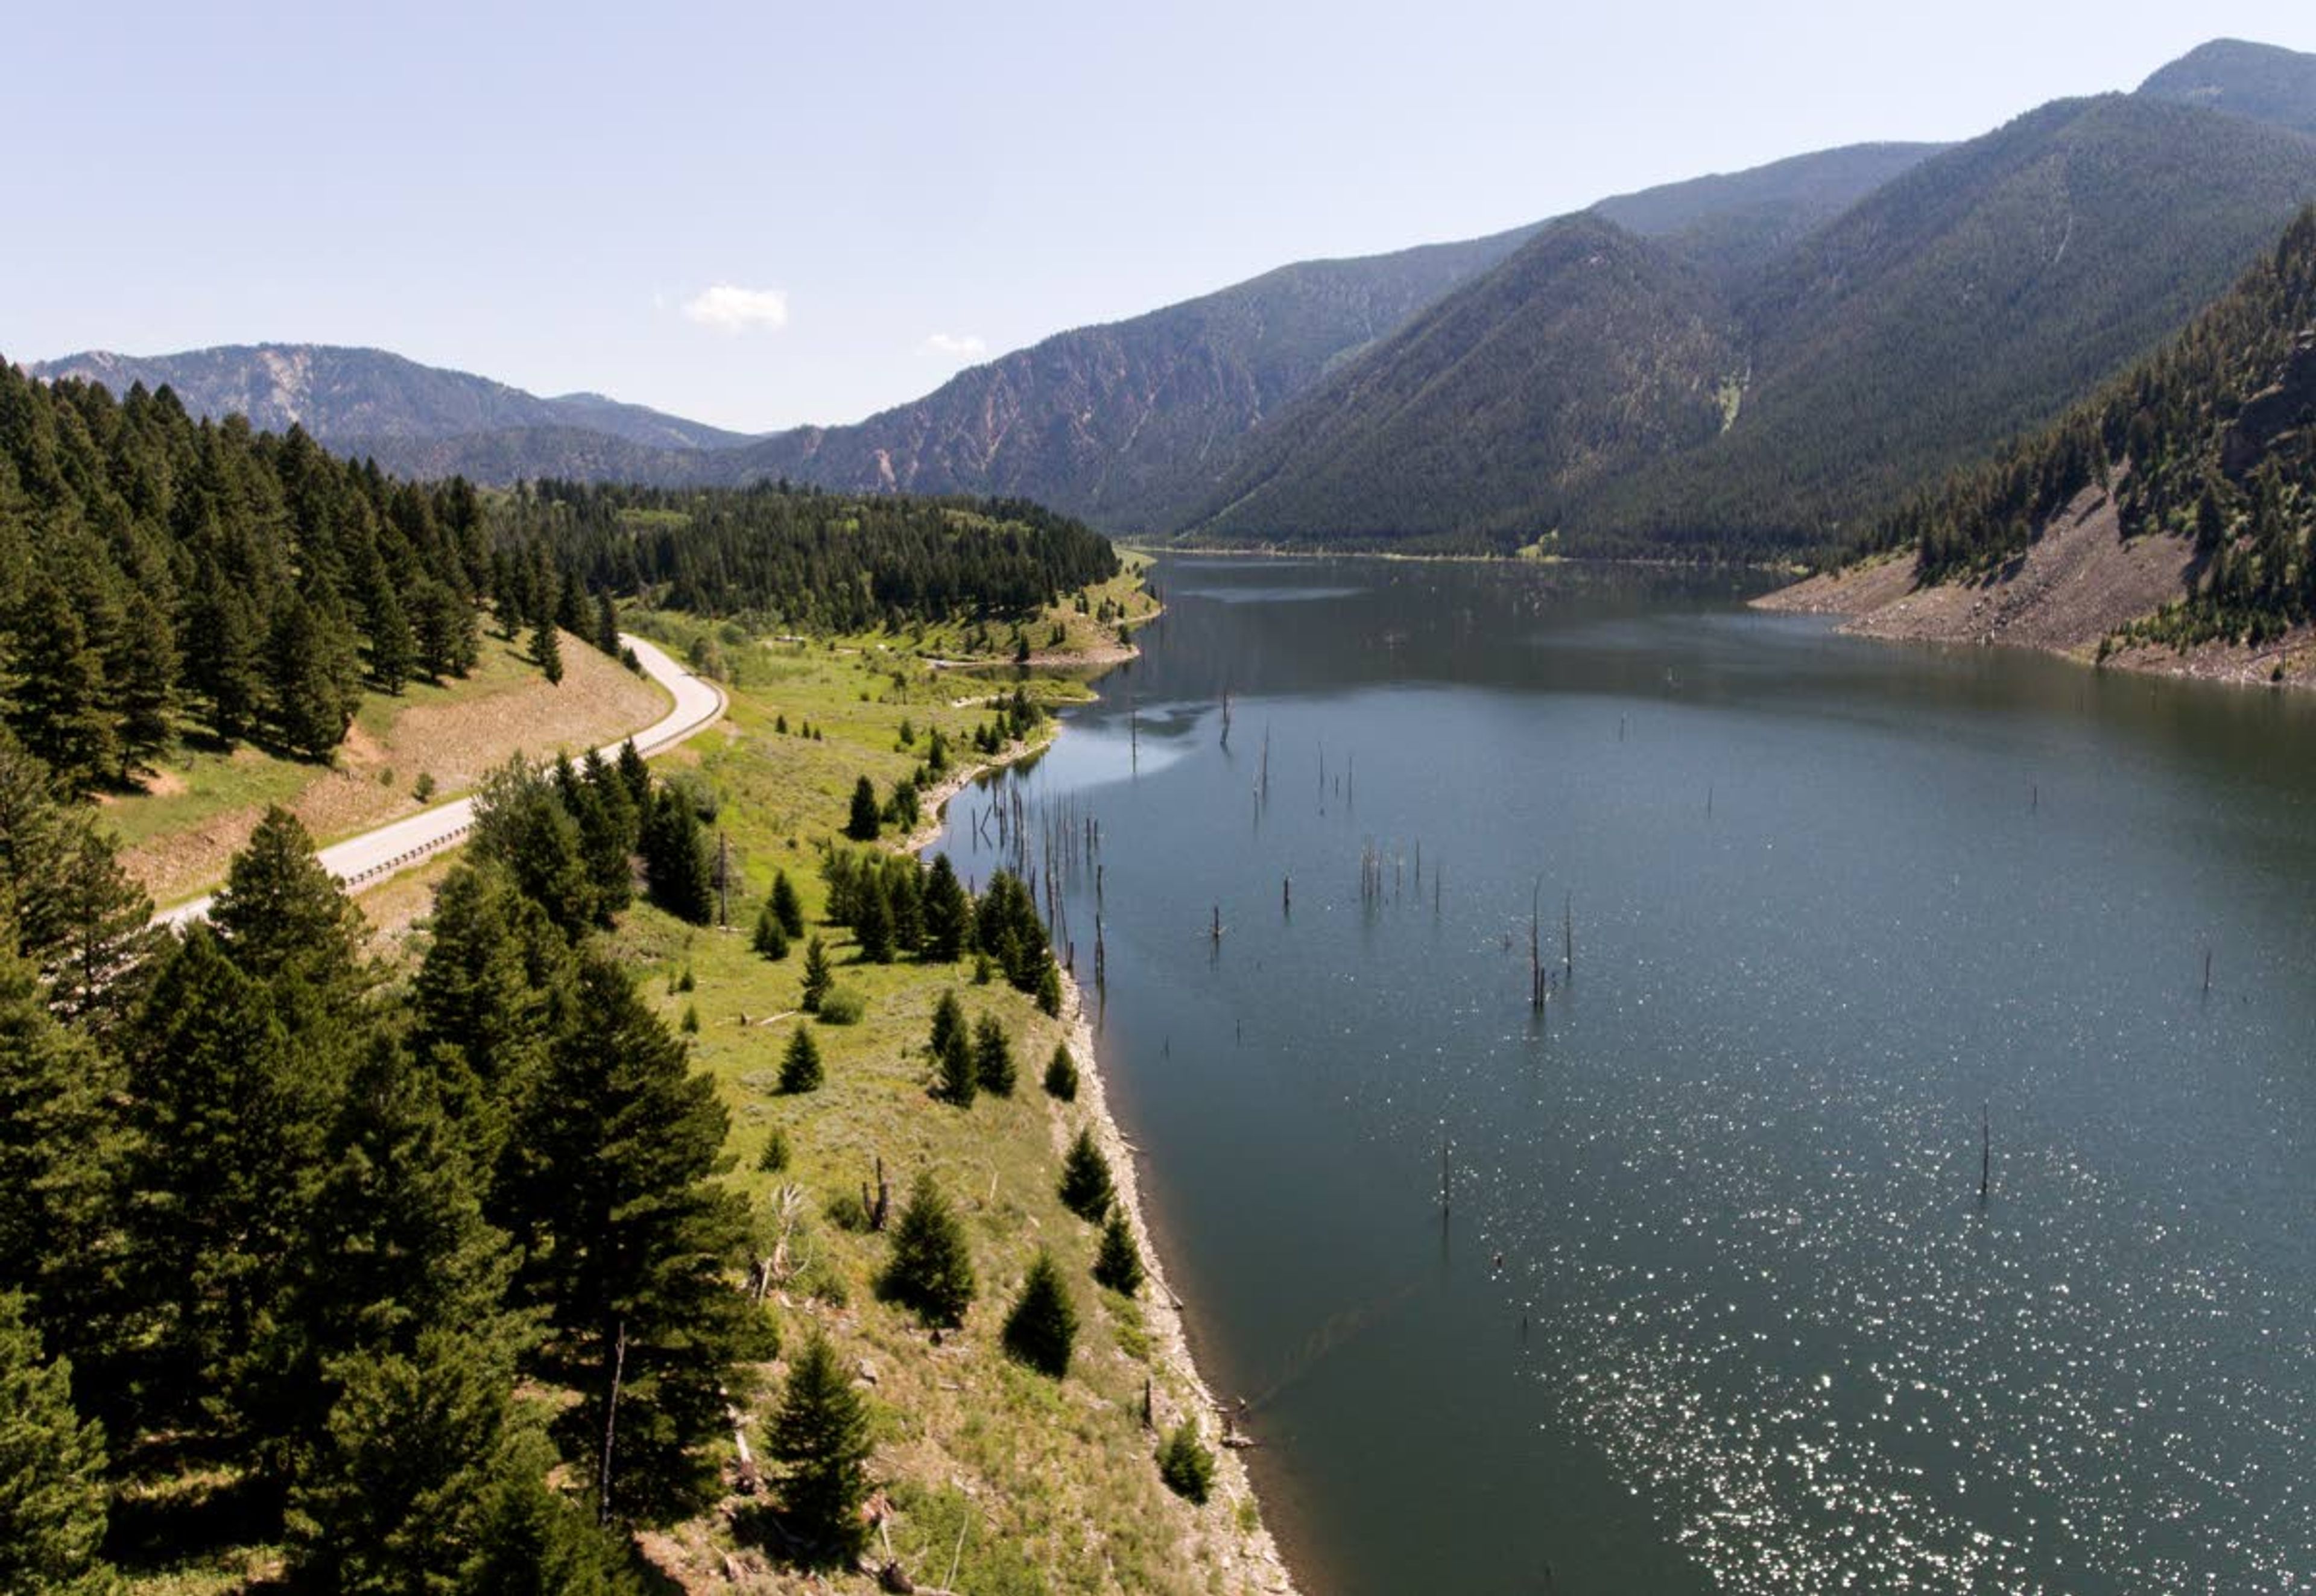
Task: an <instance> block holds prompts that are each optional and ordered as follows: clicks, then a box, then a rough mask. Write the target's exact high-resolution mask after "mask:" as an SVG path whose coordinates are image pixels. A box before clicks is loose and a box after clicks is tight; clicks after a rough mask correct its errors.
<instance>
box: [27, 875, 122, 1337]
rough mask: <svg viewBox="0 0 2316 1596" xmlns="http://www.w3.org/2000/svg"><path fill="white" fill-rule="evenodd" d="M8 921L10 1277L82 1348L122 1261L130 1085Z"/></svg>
mask: <svg viewBox="0 0 2316 1596" xmlns="http://www.w3.org/2000/svg"><path fill="white" fill-rule="evenodd" d="M6 929H7V928H6V925H5V912H4V910H0V1280H5V1281H8V1282H10V1283H11V1285H12V1287H13V1288H18V1289H22V1290H23V1291H26V1292H28V1293H30V1297H29V1298H28V1300H27V1303H26V1306H25V1313H26V1315H27V1317H28V1318H29V1319H30V1320H31V1323H32V1324H34V1326H35V1327H36V1328H37V1329H38V1330H39V1331H40V1333H41V1335H42V1337H43V1339H44V1340H45V1341H46V1342H48V1344H49V1346H51V1347H52V1348H54V1349H56V1350H57V1351H58V1353H59V1354H62V1353H65V1352H67V1351H70V1352H73V1353H75V1354H76V1355H77V1354H81V1353H84V1352H85V1351H86V1350H87V1349H89V1348H90V1347H91V1346H92V1345H93V1344H94V1342H96V1341H97V1339H98V1338H99V1337H100V1335H101V1330H100V1326H99V1324H98V1321H99V1319H100V1317H101V1316H102V1315H104V1314H105V1313H106V1311H107V1304H108V1300H109V1299H110V1297H111V1295H112V1291H111V1287H112V1285H113V1281H112V1279H111V1273H112V1271H113V1270H114V1269H115V1268H117V1267H118V1265H119V1264H120V1256H119V1252H120V1249H119V1246H118V1237H117V1235H116V1230H117V1226H116V1215H115V1204H116V1202H117V1200H118V1199H119V1196H120V1193H119V1191H118V1188H117V1184H116V1180H115V1173H114V1172H115V1170H116V1169H117V1168H118V1164H119V1160H120V1156H121V1154H122V1150H123V1149H122V1147H121V1137H120V1131H119V1129H118V1128H117V1125H116V1122H115V1113H114V1110H112V1108H111V1103H110V1101H109V1100H111V1098H112V1097H113V1096H114V1095H115V1094H116V1093H117V1092H119V1091H120V1089H121V1087H122V1085H123V1084H124V1083H122V1082H121V1081H120V1079H119V1071H118V1070H117V1068H116V1067H115V1066H114V1065H113V1064H112V1063H111V1060H110V1059H109V1058H108V1057H106V1056H105V1055H104V1054H103V1053H101V1052H100V1051H98V1049H97V1048H95V1047H94V1046H93V1045H92V1044H91V1043H90V1042H89V1040H88V1039H87V1038H86V1037H85V1036H83V1035H81V1034H79V1033H78V1032H76V1031H74V1030H67V1028H66V1027H65V1026H63V1025H60V1024H58V1021H57V1019H56V1017H55V1016H54V1015H53V1014H51V1013H50V1012H49V1008H48V1005H47V1003H44V1002H43V1001H42V999H41V994H40V983H39V981H38V980H37V978H36V977H35V976H34V973H33V970H32V967H31V965H29V964H28V963H26V962H25V961H24V960H22V959H21V958H18V957H17V956H16V955H15V953H14V952H13V950H11V949H10V948H8V947H7V946H6V943H7V941H9V939H8V937H7V936H6V935H5V934H4V933H5V932H6ZM84 1367H85V1365H84Z"/></svg>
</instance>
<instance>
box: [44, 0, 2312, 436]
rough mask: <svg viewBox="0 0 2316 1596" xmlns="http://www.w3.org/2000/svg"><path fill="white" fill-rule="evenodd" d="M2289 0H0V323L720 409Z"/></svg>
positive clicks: (1968, 104) (1851, 123) (84, 343)
mask: <svg viewBox="0 0 2316 1596" xmlns="http://www.w3.org/2000/svg"><path fill="white" fill-rule="evenodd" d="M2215 35H2231V36H2235V37H2240V38H2250V39H2258V40H2265V41H2267V42H2270V43H2276V44H2282V45H2287V46H2290V47H2292V48H2294V49H2316V6H2312V5H2311V4H2309V0H2240V3H2239V0H2204V3H2200V4H2177V3H2176V0H2174V3H2172V4H2161V5H2155V4H2139V3H2137V0H2108V3H2106V4H2079V3H2075V0H2064V3H2061V4H2039V3H2037V0H1939V3H1937V4H1904V5H1896V4H1892V5H1871V4H1869V5H1855V4H1817V5H1808V4H1776V3H1775V0H1768V3H1756V4H1729V3H1728V0H1714V3H1712V4H1703V3H1690V0H1670V3H1666V0H1660V3H1656V4H1633V3H1629V0H1627V3H1616V0H1608V3H1602V0H1593V3H1590V4H1584V5H1581V6H1569V5H1558V4H1526V5H1515V4H1502V5H1486V4H1465V3H1464V0H1428V3H1422V4H1409V3H1408V0H1394V3H1392V4H1374V3H1370V0H1328V3H1326V4H1305V5H1295V6H1287V5H1273V4H1261V3H1260V0H1220V3H1216V0H1187V3H1184V0H1177V3H1175V4H1161V5H1152V6H1136V5H1122V4H1105V3H1103V0H1077V3H1074V4H1006V3H1005V0H986V3H980V4H976V3H974V0H956V3H952V4H938V5H930V4H929V5H914V4H853V5H850V6H836V5H824V6H816V7H809V8H807V7H802V6H794V5H785V4H754V5H730V6H717V5H707V6H692V7H680V6H674V5H644V4H630V5H626V6H619V7H611V6H602V5H594V4H556V5H551V6H548V5H542V6H538V7H514V6H498V5H491V4H431V3H424V0H422V3H415V4H411V3H405V4H396V5H392V6H385V5H378V6H370V5H352V4H327V3H326V0H309V3H307V4H298V5H294V6H292V5H284V6H262V5H208V4H199V3H198V0H196V3H194V4H182V3H180V4H166V5H162V4H143V3H141V0H140V3H135V4H85V5H72V4H29V3H27V0H4V5H0V40H4V55H5V60H6V64H7V70H6V75H5V76H6V82H7V85H8V89H7V99H8V108H9V118H8V120H9V125H10V129H11V132H12V135H13V137H12V138H11V145H12V148H13V155H12V156H11V159H10V161H9V163H8V167H7V174H6V176H5V177H4V178H0V204H4V209H0V216H4V218H5V228H6V233H7V243H6V245H5V246H4V247H0V353H4V354H5V355H6V356H7V358H9V359H12V360H17V361H26V360H36V359H44V358H48V357H50V356H54V355H58V354H63V353H67V352H72V351H76V350H80V349H85V348H90V347H102V348H111V349H119V350H124V351H128V352H135V353H157V352H165V351H170V350H176V349H183V348H189V347H194V346H199V345H203V344H211V343H248V342H256V341H259V340H268V339H279V340H299V341H306V340H310V341H316V342H328V343H367V344H376V345H379V346H381V347H384V348H387V349H392V350H395V351H397V352H401V353H404V354H407V355H410V356H412V357H414V358H415V359H418V360H422V361H429V362H432V363H436V364H441V365H448V366H456V367H459V368H462V369H465V370H473V371H479V372H482V373H485V374H486V375H489V376H492V377H496V378H499V379H503V380H506V381H509V382H513V383H516V384H518V385H519V386H521V387H524V388H531V389H533V390H535V391H538V392H541V393H559V392H564V391H566V390H569V389H574V388H593V389H598V390H601V391H603V392H607V393H610V394H612V395H614V396H615V397H619V398H624V399H632V400H636V401H638V402H641V403H645V404H650V405H655V406H660V407H662V408H664V409H668V410H673V411H676V412H679V413H681V414H684V415H693V416H697V417H699V419H702V420H707V421H714V422H719V423H722V424H726V425H730V426H736V427H744V428H748V429H752V430H753V429H762V428H770V427H774V426H780V425H786V424H792V423H796V422H801V421H842V420H850V419H853V418H856V417H858V416H860V415H864V414H867V413H868V412H869V411H871V410H875V409H877V408H880V407H882V406H886V405H890V404H895V403H898V402H900V401H902V400H904V399H907V398H911V397H914V396H916V395H917V394H919V393H922V392H923V391H925V390H927V389H929V388H932V387H934V386H935V385H936V384H938V383H939V382H940V380H941V379H943V378H945V377H946V376H948V375H949V373H950V372H952V371H954V370H957V369H958V368H959V367H961V366H964V365H966V364H970V363H972V361H975V359H977V358H979V356H980V355H981V353H982V352H1002V351H1004V350H1008V349H1011V348H1015V347H1018V346H1020V345H1022V344H1025V343H1031V342H1034V341H1035V340H1036V339H1038V338H1040V337H1042V336H1044V335H1046V334H1048V333H1052V332H1056V331H1058V330H1060V329H1062V328H1064V327H1070V326H1076V325H1082V324H1085V323H1088V322H1093V321H1102V320H1109V319H1112V318H1115V317H1121V316H1126V315H1131V314H1133V313H1135V312H1137V311H1141V310H1145V309H1149V308H1153V307H1154V306H1157V305H1160V304H1163V303H1166V302H1168V301H1170V300H1173V299H1183V298H1186V297H1189V296H1190V295H1192V294H1196V293H1199V292H1203V291H1205V290H1209V289H1213V288H1217V287H1220V286H1222V285H1223V284H1225V283H1228V282H1231V281H1236V280H1237V279H1240V278H1243V277H1246V276H1250V275H1252V274H1253V273H1254V272H1260V271H1262V270H1264V269H1266V268H1268V267H1270V266H1274V265H1278V264H1280V263H1284V262H1287V261H1290V260H1295V259H1298V258H1304V257H1308V256H1313V255H1331V254H1367V253H1371V252H1374V251H1378V250H1385V249H1390V248H1395V247H1398V246H1401V245H1409V244H1415V243H1421V242H1426V241H1430V240H1434V239H1442V238H1456V237H1467V236H1475V235H1478V234H1482V233H1486V232H1492V231H1494V230H1496V229H1498V228H1501V227H1510V226H1513V225H1515V224H1518V223H1521V222H1526V221H1530V220H1534V219H1536V218H1541V217H1545V216H1548V215H1552V214H1554V213H1556V212H1560V211H1563V210H1573V209H1576V208H1579V207H1581V206H1582V205H1584V204H1587V203H1589V202H1590V201H1593V200H1595V199H1598V198H1599V197H1601V196H1603V195H1606V194H1609V193H1615V192H1622V191H1625V190H1629V189H1634V188H1639V187H1643V186H1645V185H1647V184H1650V183H1661V182H1666V181H1670V180H1673V179H1677V178H1682V177H1688V176H1694V175H1696V174H1699V173H1702V172H1708V171H1728V170H1733V169H1736V168H1740V167H1743V166H1748V165H1758V164H1759V163H1761V162H1763V161H1768V160H1772V159H1775V158H1777V157H1778V156H1786V155H1791V154H1795V153H1798V152H1800V151H1803V150H1807V149H1813V148H1822V147H1826V146H1829V145H1834V144H1844V143H1849V142H1853V141H1856V140H1860V139H1868V138H1965V137H1968V136H1970V135H1972V134H1975V133H1978V132H1982V131H1983V130H1985V129H1988V128H1990V127H1991V126H1993V125H1995V124H1997V123H1999V122H2000V121H2002V120H2007V119H2008V118H2009V117H2010V116H2012V115H2015V114H2017V113H2018V112H2019V111H2024V110H2026V109H2027V108H2028V107H2030V106H2033V105H2035V104H2038V103H2041V102H2043V101H2045V100H2049V99H2053V98H2055V97H2057V96H2059V95H2062V94H2083V93H2089V92H2094V91H2098V90H2105V89H2114V88H2129V87H2131V86H2133V85H2136V84H2137V83H2138V82H2139V80H2140V79H2141V78H2142V77H2143V76H2146V75H2147V73H2149V72H2150V71H2151V70H2153V69H2154V68H2155V67H2158V66H2160V65H2161V64H2162V63H2163V62H2164V61H2166V60H2169V59H2170V58H2173V57H2175V56H2177V55H2178V54H2180V53H2182V52H2184V51H2185V50H2187V49H2188V48H2190V47H2191V46H2193V45H2195V44H2196V43H2198V42H2200V41H2202V40H2205V39H2207V38H2210V37H2213V36H2215Z"/></svg>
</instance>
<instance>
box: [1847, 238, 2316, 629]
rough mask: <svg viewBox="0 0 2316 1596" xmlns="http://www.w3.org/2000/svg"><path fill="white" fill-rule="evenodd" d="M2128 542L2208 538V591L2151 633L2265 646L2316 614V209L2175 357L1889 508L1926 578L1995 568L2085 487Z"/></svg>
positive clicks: (2202, 547) (2132, 374)
mask: <svg viewBox="0 0 2316 1596" xmlns="http://www.w3.org/2000/svg"><path fill="white" fill-rule="evenodd" d="M2091 486H2098V487H2100V488H2102V489H2107V490H2109V491H2111V492H2112V493H2113V495H2114V497H2115V502H2116V511H2117V513H2118V516H2119V519H2120V521H2121V523H2122V530H2123V531H2124V535H2125V536H2134V537H2135V536H2140V535H2142V534H2146V533H2151V532H2171V533H2176V534H2178V535H2180V536H2183V537H2187V538H2192V539H2194V540H2195V542H2196V548H2197V550H2198V552H2199V554H2200V555H2201V557H2202V560H2203V564H2202V567H2201V573H2200V576H2199V578H2198V580H2197V582H2196V588H2195V591H2194V592H2193V593H2190V594H2188V595H2187V596H2186V597H2184V598H2183V599H2182V601H2181V602H2180V603H2179V604H2178V606H2177V607H2176V608H2175V609H2174V610H2172V611H2167V612H2166V613H2165V614H2163V615H2161V616H2159V617H2157V618H2155V619H2154V620H2151V621H2150V622H2148V623H2146V624H2145V625H2144V626H2143V627H2142V628H2141V629H2140V631H2141V632H2142V633H2143V634H2144V635H2145V636H2146V637H2148V638H2151V639H2156V640H2163V641H2173V642H2181V643H2187V642H2196V641H2201V640H2204V639H2206V638H2247V639H2249V640H2251V641H2254V642H2257V641H2260V640H2262V639H2264V638H2267V637H2270V636H2273V635H2275V634H2276V633H2279V632H2281V631H2282V630H2283V629H2285V627H2287V626H2290V625H2292V624H2294V623H2295V622H2299V621H2303V620H2307V619H2308V618H2309V617H2310V616H2311V615H2312V614H2316V550H2312V548H2311V533H2312V522H2316V210H2311V211H2307V212H2303V214H2302V215H2301V217H2300V218H2298V219H2297V220H2296V221H2294V223H2293V225H2292V227H2291V228H2290V230H2289V231H2287V232H2286V233H2285V236H2284V237H2283V239H2282V240H2281V242H2279V243H2278V244H2277V245H2276V248H2275V249H2274V250H2273V251H2272V252H2271V253H2270V254H2268V255H2267V258H2265V259H2263V260H2262V261H2260V262H2259V263H2258V265H2256V266H2254V267H2253V268H2252V270H2251V271H2250V272H2249V273H2247V274H2246V275H2245V277H2244V279H2243V280H2242V281H2241V282H2240V284H2238V285H2237V287H2236V288H2235V290H2233V291H2232V292H2231V293H2230V294H2228V295H2227V296H2226V297H2225V298H2223V299H2221V300H2220V301H2219V302H2218V303H2217V304H2216V305H2214V306H2213V307H2212V308H2210V309H2209V310H2207V311H2205V313H2204V314H2203V315H2202V316H2200V317H2197V318H2196V321H2195V323H2194V324H2193V325H2191V326H2189V327H2188V328H2187V331H2186V332H2185V333H2183V334H2180V335H2179V337H2178V339H2176V340H2175V341H2174V342H2173V343H2171V344H2170V345H2169V346H2168V347H2167V348H2165V349H2164V350H2163V351H2162V352H2160V353H2159V354H2157V355H2155V356H2154V357H2153V358H2151V359H2150V360H2148V361H2144V362H2142V364H2140V365H2139V366H2137V367H2135V368H2133V370H2131V371H2129V372H2128V373H2126V374H2125V375H2124V376H2123V377H2122V378H2120V379H2117V380H2116V381H2115V382H2113V383H2111V384H2109V385H2108V386H2107V388H2104V389H2103V390H2102V391H2101V392H2100V393H2098V395H2097V396H2096V397H2093V398H2091V399H2089V400H2087V401H2085V402H2084V403H2083V404H2081V405H2080V406H2077V407H2076V408H2075V409H2073V410H2072V411H2071V412H2070V413H2069V414H2068V415H2065V416H2064V417H2062V419H2061V420H2059V421H2058V422H2056V423H2054V424H2053V425H2052V426H2050V427H2049V428H2047V429H2046V430H2044V431H2043V432H2039V433H2035V434H2034V435H2032V436H2029V437H2027V438H2024V439H2021V440H2018V441H2015V442H2014V443H2012V444H2010V445H2009V446H2008V447H2006V448H2005V449H2004V450H2002V451H2001V452H2000V454H1998V455H1996V456H1995V457H1994V458H1993V459H1990V460H1987V461H1985V462H1983V463H1982V464H1980V465H1978V466H1975V467H1973V468H1968V469H1965V470H1963V471H1960V472H1957V473H1956V474H1955V476H1953V477H1951V478H1950V479H1948V480H1947V481H1946V482H1945V483H1944V484H1942V485H1941V486H1938V487H1937V488H1935V489H1933V490H1930V491H1928V492H1925V493H1922V494H1920V495H1917V496H1916V497H1914V498H1913V499H1912V500H1911V501H1909V502H1908V503H1906V504H1903V505H1902V506H1901V507H1900V508H1898V509H1897V510H1896V511H1895V512H1893V513H1892V514H1890V515H1888V516H1887V517H1885V518H1884V519H1883V520H1882V521H1881V522H1879V523H1878V524H1877V525H1876V526H1875V528H1874V529H1873V531H1872V532H1871V533H1870V534H1869V536H1868V537H1867V539H1866V548H1867V549H1868V550H1875V549H1883V548H1902V547H1905V546H1908V545H1912V546H1914V547H1916V548H1917V549H1918V551H1919V552H1918V554H1917V563H1918V569H1919V571H1920V575H1921V577H1922V579H1923V580H1925V581H1940V580H1951V579H1955V578H1960V577H1966V576H1971V575H1980V574H1983V573H1988V572H1991V571H1993V570H1995V569H1997V568H1999V567H2000V566H2002V565H2003V564H2004V563H2005V562H2006V561H2008V560H2009V559H2011V558H2012V557H2015V556H2017V555H2018V554H2020V553H2022V552H2023V551H2024V550H2025V549H2026V548H2027V546H2028V545H2029V544H2030V543H2031V542H2032V541H2033V540H2034V539H2035V537H2037V536H2038V535H2039V534H2040V533H2041V531H2042V530H2043V529H2044V527H2046V526H2048V525H2049V524H2050V523H2051V522H2052V521H2053V519H2054V518H2055V517H2057V516H2058V515H2059V514H2061V513H2062V512H2063V511H2065V510H2066V509H2067V507H2068V506H2069V505H2070V504H2072V503H2073V502H2074V500H2075V499H2076V497H2077V495H2080V494H2081V493H2082V492H2083V491H2084V490H2085V489H2086V488H2089V487H2091Z"/></svg>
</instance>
